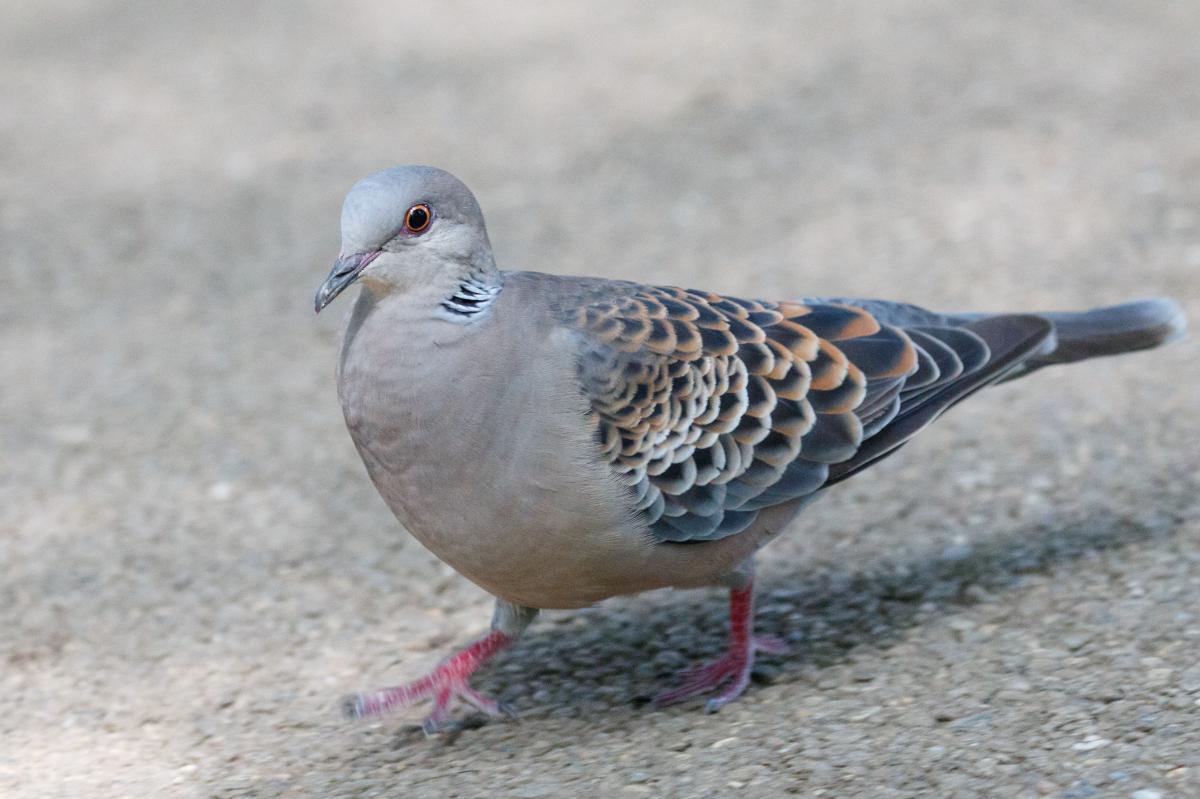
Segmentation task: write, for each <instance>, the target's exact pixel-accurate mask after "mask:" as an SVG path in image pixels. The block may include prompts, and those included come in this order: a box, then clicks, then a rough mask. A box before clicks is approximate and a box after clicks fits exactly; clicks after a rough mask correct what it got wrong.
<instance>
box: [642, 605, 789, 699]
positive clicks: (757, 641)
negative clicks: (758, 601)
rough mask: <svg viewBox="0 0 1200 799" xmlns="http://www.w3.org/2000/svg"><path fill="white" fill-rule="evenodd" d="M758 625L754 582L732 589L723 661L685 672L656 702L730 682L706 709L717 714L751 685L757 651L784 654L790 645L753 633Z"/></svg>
mask: <svg viewBox="0 0 1200 799" xmlns="http://www.w3.org/2000/svg"><path fill="white" fill-rule="evenodd" d="M753 625H754V584H753V583H750V584H748V585H746V586H744V587H741V588H733V589H731V590H730V591H729V650H728V651H727V652H726V653H725V655H724V656H722V657H721V658H720V659H719V660H715V661H713V662H712V663H708V664H706V665H703V666H697V667H695V668H692V669H688V670H687V671H685V672H683V674H682V675H681V676H682V678H683V682H682V684H681V685H679V686H678V687H677V688H674V689H672V690H670V691H664V692H663V693H661V694H659V695H658V696H657V697H655V698H654V704H655V705H657V706H658V707H664V706H666V705H671V704H674V703H676V702H682V701H684V700H685V699H691V698H692V697H693V696H697V695H699V694H704V693H708V692H710V691H714V690H716V689H717V688H719V687H720V686H722V685H724V684H725V683H729V685H728V686H727V687H726V688H725V690H724V691H722V692H721V693H720V694H718V695H717V696H715V697H713V698H712V699H710V700H708V704H707V705H705V710H707V711H708V712H709V713H715V712H716V711H718V710H720V709H721V708H722V707H724V706H725V705H727V704H729V703H730V702H732V701H733V700H735V699H737V698H738V697H739V696H741V695H742V692H743V691H745V690H746V686H747V685H749V684H750V670H751V669H752V668H753V667H754V653H755V652H759V651H762V652H771V653H773V654H782V653H783V652H786V651H787V646H786V645H785V644H784V643H783V641H780V640H779V639H778V638H772V637H770V636H756V635H754V634H753V633H752V632H751V629H752V628H753Z"/></svg>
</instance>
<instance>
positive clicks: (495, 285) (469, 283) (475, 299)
mask: <svg viewBox="0 0 1200 799" xmlns="http://www.w3.org/2000/svg"><path fill="white" fill-rule="evenodd" d="M501 288H503V282H502V281H501V279H500V276H499V275H496V274H493V275H487V274H485V273H484V272H482V271H479V272H472V273H471V274H470V275H468V276H467V277H466V278H465V279H464V280H463V281H462V282H461V283H459V284H458V287H457V288H455V290H454V293H453V294H451V295H450V296H449V297H447V298H446V299H444V300H442V302H441V307H442V311H443V315H444V316H446V317H447V318H449V319H451V320H453V321H456V322H471V321H474V320H476V319H479V318H481V317H483V316H484V314H485V313H486V312H487V309H488V308H489V307H490V306H491V304H492V302H494V301H495V299H496V297H497V296H498V295H499V294H500V289H501Z"/></svg>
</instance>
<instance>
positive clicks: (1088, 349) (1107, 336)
mask: <svg viewBox="0 0 1200 799" xmlns="http://www.w3.org/2000/svg"><path fill="white" fill-rule="evenodd" d="M1034 315H1035V316H1041V317H1043V318H1045V319H1049V320H1050V321H1051V322H1052V323H1053V324H1054V334H1053V335H1052V336H1051V337H1050V338H1048V339H1047V340H1046V342H1045V343H1044V344H1043V345H1042V347H1041V349H1040V350H1039V351H1038V353H1037V354H1035V355H1033V356H1032V357H1031V358H1029V359H1028V360H1026V361H1024V362H1022V363H1021V365H1020V366H1018V367H1017V368H1016V369H1014V370H1013V372H1012V373H1010V374H1008V375H1006V376H1005V378H1004V379H1005V380H1011V379H1012V378H1014V377H1021V376H1023V375H1027V374H1029V373H1030V372H1032V371H1034V370H1036V369H1040V368H1042V367H1043V366H1050V365H1052V364H1056V363H1072V362H1074V361H1082V360H1086V359H1088V358H1098V357H1100V356H1103V355H1118V354H1120V353H1122V352H1135V351H1137V350H1148V349H1150V348H1152V347H1157V346H1159V345H1160V344H1166V343H1167V342H1169V341H1174V340H1176V339H1179V338H1182V337H1183V334H1184V331H1185V330H1186V329H1187V320H1186V319H1185V318H1184V315H1183V309H1182V308H1181V307H1180V306H1179V303H1177V302H1175V301H1174V300H1171V299H1166V298H1163V297H1159V298H1155V299H1150V300H1134V301H1133V302H1126V303H1122V304H1121V305H1112V306H1109V307H1107V308H1095V309H1093V310H1091V311H1078V312H1053V313H1039V314H1034Z"/></svg>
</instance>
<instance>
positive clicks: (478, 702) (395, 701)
mask: <svg viewBox="0 0 1200 799" xmlns="http://www.w3.org/2000/svg"><path fill="white" fill-rule="evenodd" d="M512 640H513V637H512V636H509V635H506V634H505V633H502V632H499V631H496V630H493V631H492V632H491V633H489V634H488V635H486V636H484V637H483V638H481V639H480V640H478V641H476V642H475V643H474V644H472V645H471V646H469V647H467V648H466V649H464V650H463V651H461V652H459V653H458V654H456V655H454V656H453V657H451V658H450V659H449V660H447V661H445V662H444V663H442V664H441V665H440V666H438V667H437V668H436V669H434V670H433V671H432V672H431V673H429V674H428V675H426V676H424V677H422V678H420V679H419V680H414V681H413V682H410V683H407V684H405V685H397V686H394V687H392V688H384V689H383V690H381V691H376V692H373V693H363V694H354V695H352V696H349V697H347V698H346V699H344V700H343V701H342V710H343V712H344V713H345V715H346V716H348V717H349V718H352V719H361V718H365V717H367V716H378V715H380V714H382V713H386V712H387V711H389V710H393V709H396V708H402V707H408V706H410V705H412V704H415V703H416V702H420V701H422V700H425V699H433V710H432V712H430V714H429V715H428V716H426V717H425V721H424V722H422V724H421V729H422V730H424V731H425V734H426V735H436V734H438V733H442V732H449V731H453V730H454V729H456V728H457V727H458V726H459V724H460V722H458V721H456V720H454V719H452V718H451V716H450V708H451V705H452V703H453V702H454V701H455V700H456V699H461V700H463V701H464V702H466V703H467V704H469V705H472V706H473V707H475V708H477V709H479V710H480V711H481V712H483V713H486V714H487V715H489V716H501V715H507V716H515V715H516V714H515V713H514V712H513V710H512V708H510V707H508V706H507V705H503V704H501V703H499V702H497V701H496V700H494V699H492V698H491V697H489V696H487V695H485V694H482V693H480V692H479V691H476V690H475V689H474V688H472V687H471V686H470V682H469V681H470V679H471V676H472V675H473V674H474V673H475V672H476V671H477V670H478V669H479V667H480V666H482V665H483V664H484V663H486V662H487V661H488V660H490V659H491V658H492V656H493V655H495V654H496V652H498V651H500V650H501V649H503V648H504V647H506V646H508V645H509V644H510V643H511V642H512Z"/></svg>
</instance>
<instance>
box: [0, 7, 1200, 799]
mask: <svg viewBox="0 0 1200 799" xmlns="http://www.w3.org/2000/svg"><path fill="white" fill-rule="evenodd" d="M885 5H886V7H885ZM979 6H980V4H972V5H971V7H970V9H971V10H968V7H967V6H964V5H963V4H960V3H953V2H935V1H933V0H930V1H928V2H919V1H916V0H914V1H913V2H906V3H892V4H877V3H874V2H866V1H865V0H864V2H857V3H839V4H837V5H836V6H830V5H828V4H825V3H808V4H797V3H782V2H780V3H761V4H755V5H753V7H746V8H743V7H741V6H738V7H733V6H731V5H730V4H729V3H699V4H698V3H653V4H646V3H635V2H609V3H604V4H602V5H601V4H595V5H592V6H584V5H581V4H537V5H534V4H529V5H526V6H519V7H518V6H513V5H512V4H499V3H483V2H478V3H425V4H413V3H408V4H397V3H383V2H352V3H341V4H336V5H335V4H328V5H325V4H308V3H287V2H277V3H240V2H220V3H171V4H167V3H159V2H133V3H127V2H120V3H118V2H108V3H105V2H95V3H76V2H66V1H65V0H56V2H51V3H39V4H30V3H27V4H23V5H18V6H16V7H13V8H9V9H7V10H6V12H5V23H4V26H3V30H2V31H0V245H2V246H0V269H2V278H3V279H2V280H0V297H2V299H0V385H3V387H4V388H3V390H2V391H0V448H2V451H3V467H2V469H0V564H2V567H0V569H2V570H0V795H3V796H5V797H52V796H64V797H68V796H69V797H82V796H87V797H93V796H96V797H99V796H140V797H145V796H183V797H241V796H246V797H249V796H256V797H257V796H262V797H275V796H288V797H292V796H329V797H340V796H355V797H362V796H414V797H424V796H437V797H469V796H510V797H527V798H528V797H539V796H565V795H575V796H606V797H612V796H624V797H637V796H667V797H674V796H678V797H725V796H738V797H767V796H771V797H774V796H780V795H786V794H794V795H800V796H870V797H908V796H937V797H976V796H1029V797H1036V796H1055V797H1064V799H1085V798H1086V797H1109V796H1112V797H1136V799H1154V797H1163V798H1164V799H1166V798H1167V797H1187V796H1200V666H1198V665H1197V664H1198V661H1200V602H1198V601H1197V597H1198V595H1200V413H1198V405H1200V399H1198V398H1200V369H1198V366H1197V364H1198V362H1200V361H1198V358H1200V343H1198V342H1197V340H1196V339H1195V338H1193V339H1192V340H1191V341H1189V342H1185V343H1183V344H1180V345H1176V346H1173V347H1171V348H1169V349H1165V350H1163V351H1160V352H1155V353H1151V354H1143V355H1138V356H1135V357H1129V358H1125V359H1119V360H1110V361H1104V362H1094V363H1091V364H1087V365H1082V366H1078V367H1074V368H1071V369H1063V370H1059V371H1047V372H1044V373H1042V374H1040V375H1038V376H1037V377H1034V378H1031V379H1029V380H1027V381H1022V382H1020V383H1017V384H1013V385H1010V386H1006V387H1004V388H1000V389H997V390H995V391H992V392H990V393H987V394H985V395H982V396H980V397H978V398H977V399H975V400H974V401H973V402H971V403H969V404H967V405H966V406H964V407H962V408H960V409H957V410H956V411H955V412H953V413H952V414H950V415H949V416H948V417H947V418H946V419H944V420H943V421H942V422H941V423H940V424H939V425H938V427H937V428H936V429H934V430H932V431H930V432H929V433H928V434H926V435H925V436H924V437H923V438H922V440H921V441H919V442H918V443H915V444H913V445H912V446H910V447H909V448H907V449H906V450H905V452H904V453H903V454H902V455H901V456H899V457H896V458H894V459H892V460H889V461H888V462H887V463H886V464H884V465H882V466H881V467H879V468H877V469H873V470H872V471H871V472H870V473H869V474H866V475H864V476H862V477H861V478H856V479H855V480H854V481H851V483H849V484H847V485H845V486H843V487H840V488H839V489H838V490H837V491H834V492H831V494H830V496H828V497H827V498H826V499H825V500H824V501H823V502H821V503H818V504H816V505H815V506H813V507H812V508H811V509H810V510H809V511H808V512H806V513H805V514H804V516H803V518H802V520H801V521H800V522H799V523H798V524H797V525H796V527H795V529H794V530H792V531H791V534H790V535H788V536H786V537H785V538H784V539H782V540H781V541H779V542H778V543H777V544H776V545H774V546H773V547H771V549H770V550H769V551H768V552H767V553H766V557H764V559H763V562H764V566H763V575H762V578H763V579H762V584H763V587H764V593H763V598H762V613H761V619H762V622H761V624H762V627H763V628H764V629H765V630H766V631H767V632H770V633H775V634H779V635H783V636H785V637H786V638H788V639H789V640H790V641H791V643H792V649H793V654H792V655H791V656H789V657H787V658H771V659H764V662H763V664H762V668H761V669H760V673H759V677H760V683H761V684H760V685H759V686H757V687H755V688H753V689H752V690H751V691H750V692H749V693H748V695H747V696H746V697H745V699H744V701H742V702H740V703H739V704H737V705H736V706H733V707H730V708H728V709H727V710H725V711H723V712H721V713H720V714H718V715H714V716H707V715H704V714H703V713H702V712H701V711H700V707H699V706H698V705H696V704H693V705H688V706H683V707H678V708H672V709H670V710H669V711H666V712H656V711H654V710H652V709H651V708H649V707H647V706H645V703H644V699H645V697H648V696H650V695H652V694H653V692H654V691H655V690H656V688H657V687H658V686H660V685H662V684H663V682H664V681H665V680H667V679H669V677H670V675H671V673H672V672H673V671H674V670H675V669H676V668H677V667H679V666H680V665H682V664H683V663H684V662H685V661H687V660H689V659H692V658H695V657H703V656H705V655H711V654H712V653H713V652H714V651H715V650H716V649H717V648H718V647H719V646H720V645H721V641H722V635H723V621H724V618H723V614H724V599H723V598H722V597H721V596H720V595H719V593H716V592H714V593H693V594H671V593H661V594H655V595H649V596H643V597H637V598H631V599H625V600H619V601H612V602H609V603H606V604H604V605H602V606H599V607H596V608H593V609H589V610H587V611H583V612H578V613H554V614H549V617H548V618H546V619H545V620H543V621H542V622H540V623H539V624H538V625H537V626H536V627H535V628H534V629H533V630H532V632H531V634H530V635H529V637H528V639H527V640H525V641H524V642H523V643H522V644H521V645H520V646H519V647H517V648H516V650H515V651H513V652H512V653H511V654H510V655H508V656H506V657H505V658H504V659H503V661H502V662H501V663H500V664H499V665H498V666H497V668H495V669H494V670H492V671H491V672H489V673H488V674H487V675H486V677H485V678H484V679H483V680H482V681H481V685H482V687H484V688H486V689H488V690H492V691H495V692H496V693H498V694H499V695H501V696H503V697H505V698H507V699H508V700H510V701H511V702H512V703H513V704H514V705H515V706H516V707H517V708H518V709H519V710H520V711H521V714H522V717H521V719H520V721H518V722H511V723H496V724H491V725H488V726H486V727H483V728H481V729H475V730H469V731H467V732H466V733H464V734H462V735H461V736H459V737H457V738H451V739H448V740H435V741H427V740H425V739H424V738H423V737H422V736H421V735H420V734H419V733H416V732H414V731H413V730H412V729H411V727H408V726H406V725H408V724H410V723H411V721H412V720H413V719H415V718H417V717H418V716H419V711H418V712H415V713H413V714H410V715H409V716H403V717H390V718H386V719H382V720H379V721H376V722H372V723H358V724H356V723H350V722H347V721H344V720H343V719H341V718H340V717H339V716H338V714H337V712H336V708H337V699H338V697H339V696H340V695H342V694H344V693H346V692H348V691H352V690H356V689H360V688H371V687H377V686H379V685H381V684H387V683H391V682H394V681H399V680H401V679H402V678H407V677H411V676H414V675H416V674H417V673H418V672H420V671H421V670H422V669H424V668H426V667H428V666H429V665H430V664H432V663H433V662H435V661H436V659H437V658H438V657H439V656H440V655H441V654H443V653H445V652H446V651H447V650H448V648H449V647H451V646H453V645H455V644H459V643H462V642H464V641H466V640H467V639H468V638H469V637H470V636H471V635H473V634H475V633H477V632H478V631H480V630H481V629H483V627H484V625H485V624H486V622H487V619H488V599H487V597H485V596H484V595H483V594H482V593H481V592H480V591H479V590H477V589H476V588H474V587H473V586H471V585H470V584H468V583H466V582H465V581H464V580H462V579H460V578H458V577H457V576H455V575H454V574H452V573H451V572H449V571H448V570H447V569H446V568H444V567H443V566H441V565H440V564H439V563H438V562H437V561H436V560H435V559H433V558H432V557H431V556H430V555H428V554H427V553H426V552H424V551H423V550H422V549H421V548H420V547H419V546H417V545H416V544H415V543H414V542H413V541H411V540H410V539H409V538H407V537H406V535H405V534H403V532H402V531H401V530H400V529H399V528H398V526H397V524H396V523H395V522H394V521H393V519H392V518H391V516H390V515H389V514H388V512H387V511H386V509H385V508H384V506H383V503H382V502H381V501H380V500H379V499H378V497H377V496H376V495H375V492H374V490H373V489H372V487H371V486H370V485H369V483H368V481H367V480H366V478H365V476H364V473H363V469H362V468H361V466H360V464H359V462H358V459H357V457H356V456H355V453H354V452H353V449H352V447H351V445H350V442H349V439H348V437H347V435H346V433H345V431H344V429H343V426H342V422H341V419H340V414H339V410H338V407H337V403H336V399H335V396H334V387H333V361H334V351H335V346H336V340H337V326H338V317H339V316H340V315H342V314H344V313H345V310H346V308H348V306H349V303H346V302H341V303H339V304H338V305H337V306H334V307H333V308H332V309H331V311H332V313H328V314H323V315H322V316H321V317H319V318H314V317H313V314H312V310H311V296H312V292H313V290H314V288H315V286H316V285H317V283H318V282H319V281H320V280H321V279H322V277H323V276H324V274H325V271H326V268H327V266H328V264H329V262H330V259H331V258H332V257H333V256H334V254H335V250H336V246H337V215H338V210H339V204H340V201H341V197H342V194H343V193H344V191H345V190H346V189H347V188H348V186H349V185H350V184H351V183H352V182H353V181H354V180H355V179H356V178H358V177H359V176H361V175H363V174H365V173H367V172H369V171H372V170H375V169H377V168H381V167H384V166H388V165H392V164H395V163H402V162H426V163H433V164H438V165H441V166H443V167H446V168H448V169H450V170H451V171H453V172H455V173H457V174H459V175H460V176H461V177H463V178H464V179H465V180H466V181H467V182H468V183H469V184H470V185H472V186H473V187H474V188H475V189H476V191H477V193H478V195H479V198H480V200H481V202H482V204H483V206H484V209H485V211H486V213H487V214H488V220H489V225H490V229H491V234H492V239H493V241H494V243H495V245H496V249H497V254H498V257H499V259H500V260H501V262H502V264H503V265H504V266H507V267H510V268H513V267H521V268H535V269H543V270H548V271H564V272H572V273H594V274H601V275H606V276H614V277H616V276H620V277H637V278H641V279H645V280H649V281H658V282H669V283H676V284H684V285H690V286H702V287H710V288H713V289H717V290H721V291H728V292H734V293H742V294H745V295H751V296H766V297H786V296H795V295H803V294H810V295H811V294H821V293H834V294H858V295H867V296H882V297H887V298H900V299H908V300H912V301H917V302H921V303H923V304H928V305H931V306H935V307H939V308H947V309H985V310H1000V309H1012V310H1018V309H1029V308H1051V307H1083V306H1088V305H1092V304H1101V303H1107V302H1113V301H1118V300H1122V299H1125V298H1129V297H1133V296H1141V295H1151V294H1170V295H1174V296H1175V297H1178V298H1180V299H1181V300H1182V301H1183V302H1184V303H1185V304H1186V305H1187V307H1188V309H1189V313H1190V316H1191V318H1192V319H1193V321H1195V320H1200V135H1198V131H1200V47H1198V46H1197V42H1198V41H1200V5H1197V4H1195V3H1173V4H1166V3H1162V4H1145V3H1138V4H1131V3H1117V2H1066V3H1055V4H1046V3H1040V2H1032V1H1030V2H1015V3H996V4H995V7H994V8H993V9H992V10H990V11H988V10H980V9H979Z"/></svg>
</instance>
